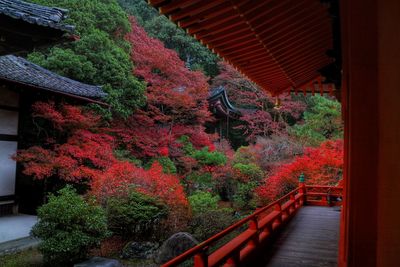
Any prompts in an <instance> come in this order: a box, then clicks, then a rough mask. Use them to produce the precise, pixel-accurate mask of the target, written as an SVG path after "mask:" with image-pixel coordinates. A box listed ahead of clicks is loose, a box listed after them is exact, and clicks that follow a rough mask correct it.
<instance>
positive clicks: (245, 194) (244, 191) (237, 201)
mask: <svg viewBox="0 0 400 267" xmlns="http://www.w3.org/2000/svg"><path fill="white" fill-rule="evenodd" d="M257 185H258V184H257V183H256V182H254V181H253V182H248V183H238V186H237V191H236V194H235V195H234V197H233V203H234V205H235V206H236V207H238V208H240V209H245V210H247V209H255V208H256V206H257V203H256V200H255V198H254V189H255V188H256V187H257Z"/></svg>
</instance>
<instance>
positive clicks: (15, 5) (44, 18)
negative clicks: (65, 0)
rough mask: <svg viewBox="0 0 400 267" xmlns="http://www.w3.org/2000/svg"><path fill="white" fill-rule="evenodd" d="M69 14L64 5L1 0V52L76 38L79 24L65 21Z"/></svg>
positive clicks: (14, 51) (28, 49)
mask: <svg viewBox="0 0 400 267" xmlns="http://www.w3.org/2000/svg"><path fill="white" fill-rule="evenodd" d="M67 14H68V10H66V9H62V8H57V7H47V6H41V5H37V4H33V3H28V2H25V1H21V0H0V55H7V54H11V53H27V52H29V51H32V50H33V49H34V48H35V47H40V46H45V45H49V44H54V43H59V42H63V41H67V40H73V39H74V38H73V37H74V36H73V35H72V33H73V32H74V31H75V27H74V26H72V25H69V24H65V23H64V20H65V19H66V18H67Z"/></svg>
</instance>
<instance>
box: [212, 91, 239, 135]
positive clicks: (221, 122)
mask: <svg viewBox="0 0 400 267" xmlns="http://www.w3.org/2000/svg"><path fill="white" fill-rule="evenodd" d="M208 104H209V108H210V111H211V112H212V114H213V115H214V117H215V119H216V120H215V122H213V123H211V124H210V125H209V126H208V129H209V132H211V133H218V135H219V136H220V138H227V139H228V137H229V132H230V128H231V123H232V122H234V121H237V120H238V119H239V118H240V116H241V111H240V110H239V109H238V108H236V107H235V106H234V105H232V103H231V102H230V101H229V99H228V94H227V92H226V90H225V88H224V87H223V86H219V87H217V88H214V89H212V90H211V92H210V96H209V98H208Z"/></svg>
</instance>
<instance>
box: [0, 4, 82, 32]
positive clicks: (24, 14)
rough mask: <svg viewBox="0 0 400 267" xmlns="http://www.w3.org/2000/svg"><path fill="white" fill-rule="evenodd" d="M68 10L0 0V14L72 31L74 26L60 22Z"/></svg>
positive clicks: (65, 16)
mask: <svg viewBox="0 0 400 267" xmlns="http://www.w3.org/2000/svg"><path fill="white" fill-rule="evenodd" d="M67 13H68V10H65V9H61V8H56V7H46V6H41V5H37V4H33V3H27V2H24V1H20V0H0V14H3V15H6V16H9V17H12V18H14V19H20V20H23V21H26V22H28V23H31V24H36V25H40V26H44V27H49V28H53V29H57V30H61V31H66V32H69V33H72V32H73V31H74V30H75V27H74V26H72V25H66V24H64V23H62V21H63V20H64V19H66V18H67Z"/></svg>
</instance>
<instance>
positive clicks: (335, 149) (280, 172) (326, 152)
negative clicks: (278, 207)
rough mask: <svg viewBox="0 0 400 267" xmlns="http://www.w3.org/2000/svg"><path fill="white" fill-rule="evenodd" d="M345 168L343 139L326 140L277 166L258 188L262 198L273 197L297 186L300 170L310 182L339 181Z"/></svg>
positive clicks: (262, 199)
mask: <svg viewBox="0 0 400 267" xmlns="http://www.w3.org/2000/svg"><path fill="white" fill-rule="evenodd" d="M342 168H343V141H342V140H336V141H326V142H324V143H322V144H321V145H320V146H319V147H316V148H311V147H310V148H306V149H305V151H304V154H303V155H301V156H297V157H295V158H294V160H293V161H292V162H290V163H287V164H283V165H281V166H279V167H277V168H276V170H275V171H274V173H273V174H272V175H271V176H269V177H267V178H266V179H265V180H264V184H263V185H261V186H259V187H258V188H257V189H256V193H257V195H258V197H259V199H260V201H261V202H269V201H272V200H274V199H276V198H278V197H280V196H282V195H284V194H285V193H287V192H288V191H290V190H292V189H294V188H296V187H297V186H298V179H299V176H300V174H302V173H303V174H304V175H305V178H306V180H305V183H306V184H309V185H336V184H337V183H338V182H339V180H340V179H341V173H342Z"/></svg>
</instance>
